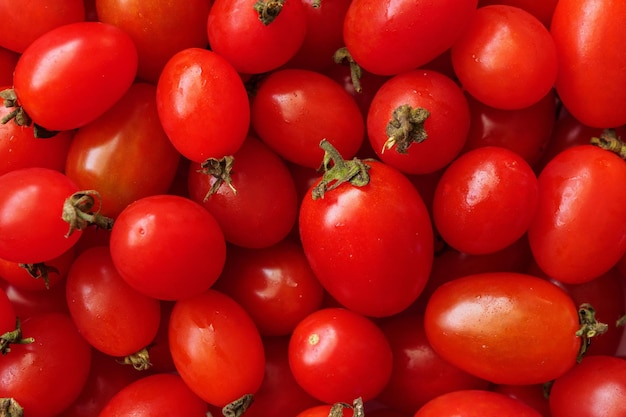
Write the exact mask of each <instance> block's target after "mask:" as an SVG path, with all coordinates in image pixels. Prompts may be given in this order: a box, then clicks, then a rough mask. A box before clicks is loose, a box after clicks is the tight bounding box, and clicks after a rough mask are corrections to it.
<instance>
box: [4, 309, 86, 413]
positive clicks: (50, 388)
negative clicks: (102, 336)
mask: <svg viewBox="0 0 626 417" xmlns="http://www.w3.org/2000/svg"><path fill="white" fill-rule="evenodd" d="M22 334H23V337H32V338H34V342H32V343H26V344H12V345H11V351H10V352H9V353H8V354H7V355H5V356H3V357H2V361H0V381H2V384H0V398H13V399H15V400H16V401H17V402H18V403H19V404H20V405H21V406H22V408H23V409H24V415H28V416H32V417H55V416H57V415H58V414H59V413H60V412H61V411H63V410H64V409H66V408H67V407H69V406H70V405H71V404H72V403H73V402H74V401H75V400H76V399H77V398H78V396H79V395H80V392H81V390H82V388H83V386H84V385H85V382H86V381H87V377H88V375H89V368H90V365H91V347H90V346H89V344H87V342H86V341H85V340H84V339H83V338H82V337H81V335H80V334H79V333H78V331H77V330H76V327H75V326H74V323H73V322H72V319H71V318H70V317H69V316H68V315H66V314H62V313H46V314H41V315H37V316H33V317H31V318H28V319H25V320H24V321H22ZM68 364H71V366H68ZM59 378H61V379H62V383H61V382H60V381H59Z"/></svg>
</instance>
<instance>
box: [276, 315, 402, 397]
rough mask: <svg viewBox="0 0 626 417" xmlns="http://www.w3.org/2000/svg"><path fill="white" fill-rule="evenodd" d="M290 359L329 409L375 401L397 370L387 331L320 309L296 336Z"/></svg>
mask: <svg viewBox="0 0 626 417" xmlns="http://www.w3.org/2000/svg"><path fill="white" fill-rule="evenodd" d="M288 355H289V366H290V367H291V372H292V373H293V376H294V378H295V380H296V381H297V382H298V384H299V385H300V386H301V387H302V388H303V389H304V390H305V391H306V392H307V393H309V394H310V395H311V396H313V397H315V398H317V399H318V400H320V401H322V402H325V403H328V404H333V403H336V402H347V403H350V402H352V400H353V399H355V398H358V397H361V398H362V399H363V401H368V400H371V399H373V398H375V397H376V396H377V395H378V394H380V392H381V391H382V390H383V388H384V387H385V385H386V384H387V382H389V379H390V377H391V372H392V367H393V354H392V351H391V347H390V345H389V342H388V341H387V338H386V337H385V335H384V333H383V332H382V330H380V328H378V327H377V326H376V325H375V324H374V323H373V322H372V321H371V320H370V319H368V318H366V317H364V316H362V315H360V314H358V313H355V312H353V311H350V310H347V309H344V308H323V309H319V310H317V311H315V312H313V313H311V314H309V315H308V316H307V317H305V318H304V319H303V320H302V321H300V323H299V324H298V325H297V326H296V328H295V329H294V331H293V333H292V334H291V339H290V341H289V353H288Z"/></svg>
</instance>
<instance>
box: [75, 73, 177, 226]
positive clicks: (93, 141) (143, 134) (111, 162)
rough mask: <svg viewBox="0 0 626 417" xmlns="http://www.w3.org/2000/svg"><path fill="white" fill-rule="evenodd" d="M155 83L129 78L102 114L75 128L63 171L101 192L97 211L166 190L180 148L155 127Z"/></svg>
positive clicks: (111, 210) (116, 209) (116, 210)
mask: <svg viewBox="0 0 626 417" xmlns="http://www.w3.org/2000/svg"><path fill="white" fill-rule="evenodd" d="M155 98H156V87H155V86H153V85H151V84H147V83H135V84H133V85H132V86H131V87H130V88H129V89H128V91H127V92H126V94H125V95H124V96H123V97H122V98H121V99H120V100H119V101H118V102H117V103H115V105H113V107H111V109H109V110H108V111H107V112H106V113H105V114H103V115H102V116H100V117H99V118H98V119H96V120H94V121H93V122H91V123H89V124H87V125H85V126H83V127H81V128H80V129H78V131H77V132H76V134H75V135H74V139H73V140H72V144H71V146H70V148H69V152H68V154H67V159H66V163H65V173H66V175H67V176H68V177H70V178H71V179H72V180H74V182H75V183H76V184H77V185H78V186H79V187H80V189H82V190H90V189H95V190H98V191H99V192H100V195H101V196H102V214H104V215H106V216H109V217H117V216H118V215H119V214H120V212H121V211H122V210H123V209H124V208H125V207H126V206H127V205H128V204H130V203H132V202H133V201H135V200H138V199H139V198H142V197H146V196H149V195H155V194H163V193H166V192H167V190H168V189H169V187H170V185H171V184H172V182H173V180H174V175H175V174H176V169H177V167H178V163H179V160H180V154H179V153H178V151H177V150H176V149H175V148H174V147H173V146H172V144H171V142H170V141H169V139H168V137H167V135H166V134H165V132H164V131H163V128H162V127H161V123H160V121H159V116H158V113H157V108H156V100H155Z"/></svg>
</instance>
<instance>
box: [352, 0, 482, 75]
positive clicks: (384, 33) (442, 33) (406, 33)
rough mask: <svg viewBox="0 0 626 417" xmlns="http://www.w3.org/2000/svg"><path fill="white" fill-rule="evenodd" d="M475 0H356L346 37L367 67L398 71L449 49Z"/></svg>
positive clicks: (385, 72) (378, 71) (354, 54)
mask: <svg viewBox="0 0 626 417" xmlns="http://www.w3.org/2000/svg"><path fill="white" fill-rule="evenodd" d="M477 3H478V1H477V0H453V1H452V0H440V1H437V2H432V1H424V0H402V1H396V2H393V3H389V2H384V1H379V0H353V1H352V3H351V4H350V8H349V9H348V12H347V14H346V19H345V22H344V27H343V37H344V42H345V44H346V47H347V48H348V50H349V51H350V53H351V54H352V57H353V58H354V60H355V61H356V62H357V63H358V64H359V65H360V66H362V67H363V68H364V69H366V70H367V71H369V72H372V73H374V74H381V75H393V74H399V73H401V72H405V71H409V70H412V69H415V68H417V67H420V66H422V65H424V64H426V63H428V62H429V61H431V60H433V59H434V58H435V57H437V56H438V55H440V54H442V53H443V52H444V51H445V50H447V49H448V48H450V47H451V46H452V44H453V43H455V42H456V41H457V40H458V38H459V37H460V36H461V34H462V33H463V31H464V30H465V28H466V27H467V26H468V24H469V22H470V20H471V17H472V16H473V14H474V13H475V10H476V5H477ZM425 16H428V18H425Z"/></svg>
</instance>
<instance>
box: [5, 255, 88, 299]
mask: <svg viewBox="0 0 626 417" xmlns="http://www.w3.org/2000/svg"><path fill="white" fill-rule="evenodd" d="M75 257H76V249H75V246H73V247H71V248H70V249H68V250H67V251H66V252H64V253H62V254H61V255H59V256H57V257H56V258H54V259H50V260H48V261H46V262H44V263H41V264H31V265H27V264H22V263H19V262H10V261H6V260H4V259H0V277H2V279H4V280H5V281H7V282H9V283H11V284H13V285H15V286H17V287H19V288H21V289H24V290H30V291H47V290H49V289H50V288H54V287H56V286H58V285H61V286H63V283H64V282H65V277H66V276H67V272H68V271H69V269H70V266H71V265H72V262H74V258H75Z"/></svg>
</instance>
